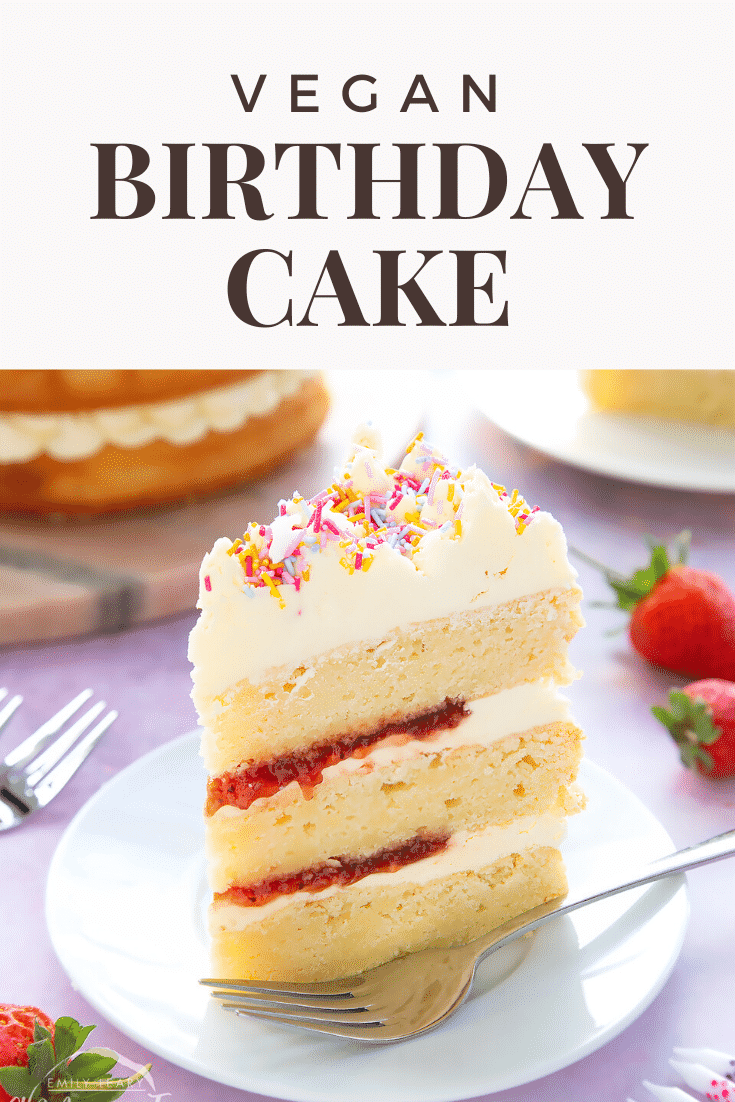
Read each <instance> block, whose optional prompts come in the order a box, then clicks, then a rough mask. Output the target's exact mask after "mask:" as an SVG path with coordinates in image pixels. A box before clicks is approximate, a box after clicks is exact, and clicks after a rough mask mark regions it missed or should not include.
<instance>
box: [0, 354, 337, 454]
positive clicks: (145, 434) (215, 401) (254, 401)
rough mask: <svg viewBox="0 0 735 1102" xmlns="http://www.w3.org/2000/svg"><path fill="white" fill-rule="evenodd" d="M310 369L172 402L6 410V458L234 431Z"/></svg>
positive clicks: (1, 432) (0, 421)
mask: <svg viewBox="0 0 735 1102" xmlns="http://www.w3.org/2000/svg"><path fill="white" fill-rule="evenodd" d="M316 374H317V373H316V372H309V371H263V372H260V373H259V374H257V375H256V376H255V377H254V378H251V379H245V380H243V381H242V382H238V383H233V384H231V385H229V386H223V387H215V388H214V389H210V390H206V391H203V392H202V393H201V394H198V395H195V396H192V397H188V398H180V399H177V400H175V401H168V402H150V403H146V404H143V405H135V406H125V407H122V408H119V409H101V410H94V411H91V412H81V413H58V414H53V413H39V414H30V413H0V463H25V462H28V461H29V460H31V459H35V458H36V457H37V456H39V455H42V454H44V453H46V454H48V455H50V456H52V457H53V458H54V459H60V460H76V459H86V458H88V457H89V456H91V455H96V454H97V452H99V451H101V450H102V448H104V447H105V446H106V445H108V444H112V445H115V446H116V447H121V448H140V447H144V446H145V445H146V444H150V443H151V442H152V441H153V440H158V439H161V440H166V441H168V442H169V443H171V444H180V445H186V444H193V443H194V442H195V441H197V440H201V439H202V437H204V436H205V435H206V434H207V433H208V432H210V431H213V430H214V431H217V432H234V431H235V430H236V429H239V428H241V427H242V425H244V424H245V422H246V421H247V420H248V418H250V417H258V416H263V415H264V414H267V413H270V412H271V411H272V410H274V409H276V407H277V406H278V405H279V404H280V403H281V402H282V401H283V400H284V399H285V398H288V397H289V396H290V395H292V394H295V393H296V391H298V389H299V388H300V387H301V386H302V384H303V383H304V382H305V381H306V379H308V378H312V377H313V376H314V375H316Z"/></svg>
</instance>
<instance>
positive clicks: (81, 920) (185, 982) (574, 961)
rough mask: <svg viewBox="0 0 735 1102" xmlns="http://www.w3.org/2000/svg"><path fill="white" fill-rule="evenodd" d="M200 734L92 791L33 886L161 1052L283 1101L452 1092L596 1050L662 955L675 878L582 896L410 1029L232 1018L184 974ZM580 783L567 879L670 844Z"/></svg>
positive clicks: (414, 1101) (128, 1029)
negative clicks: (448, 1006)
mask: <svg viewBox="0 0 735 1102" xmlns="http://www.w3.org/2000/svg"><path fill="white" fill-rule="evenodd" d="M198 741H199V736H198V733H197V732H192V734H190V735H185V736H183V737H182V738H179V739H176V740H175V741H174V742H171V743H168V744H167V745H165V746H162V747H160V748H159V749H157V750H154V751H153V752H152V753H150V754H148V755H146V756H145V757H144V758H141V759H140V760H139V761H137V762H134V763H133V764H132V765H130V766H129V767H128V768H127V769H125V770H123V771H122V772H121V773H119V774H118V775H117V776H116V777H114V778H113V779H112V780H111V781H109V782H108V783H107V784H106V785H105V786H104V787H103V788H102V789H100V791H99V792H98V793H97V794H96V795H95V796H94V797H93V798H92V799H91V800H89V802H88V803H87V804H86V805H85V806H84V807H83V808H82V810H81V811H80V812H79V814H78V815H77V816H76V817H75V819H74V820H73V821H72V823H71V824H70V825H69V827H68V829H67V830H66V832H65V834H64V836H63V838H62V839H61V842H60V843H59V846H58V848H57V850H56V853H55V855H54V858H53V861H52V863H51V868H50V871H49V878H48V888H47V896H46V914H47V922H48V928H49V931H50V934H51V940H52V942H53V945H54V949H55V950H56V953H57V955H58V957H59V959H60V961H61V963H62V965H63V966H64V968H65V969H66V971H67V973H68V974H69V976H70V978H71V980H72V982H73V983H74V985H75V987H76V988H77V989H78V990H79V991H80V992H81V994H82V995H83V996H84V997H85V998H86V999H88V1001H89V1002H90V1003H91V1004H92V1005H93V1006H94V1007H95V1009H96V1010H98V1011H99V1012H100V1013H101V1014H102V1015H103V1016H104V1017H105V1018H107V1019H108V1020H109V1021H111V1022H113V1023H114V1024H115V1025H116V1026H117V1027H118V1028H119V1029H121V1030H122V1031H123V1032H124V1033H125V1034H127V1035H128V1036H129V1037H131V1038H133V1039H134V1040H136V1041H138V1042H139V1043H140V1044H141V1045H143V1046H144V1047H145V1048H147V1049H149V1050H150V1051H152V1052H154V1053H157V1054H158V1055H160V1056H162V1057H164V1058H165V1059H167V1060H170V1061H172V1062H173V1063H175V1064H178V1065H180V1066H182V1067H185V1068H188V1069H190V1070H191V1071H194V1072H196V1073H197V1074H199V1075H203V1076H205V1077H207V1078H209V1079H212V1080H214V1081H215V1082H218V1083H223V1084H226V1085H228V1086H233V1087H239V1088H242V1089H245V1090H250V1091H255V1092H259V1093H261V1094H265V1095H269V1096H272V1097H275V1098H279V1099H288V1100H293V1102H342V1100H344V1102H455V1100H457V1099H464V1098H471V1097H476V1096H477V1095H484V1094H488V1093H492V1092H493V1091H500V1090H507V1089H510V1088H511V1087H514V1086H519V1085H520V1084H523V1083H527V1082H530V1081H531V1080H534V1079H539V1078H541V1077H542V1076H544V1075H548V1074H549V1073H551V1072H553V1071H557V1070H558V1069H559V1068H563V1067H566V1066H567V1065H569V1064H571V1063H573V1062H574V1061H575V1060H579V1059H581V1057H583V1056H586V1055H587V1054H588V1053H590V1052H593V1051H594V1050H595V1049H597V1048H599V1047H600V1046H601V1045H603V1044H604V1043H605V1042H606V1041H608V1040H610V1039H611V1038H612V1037H614V1036H616V1034H618V1033H619V1032H620V1031H621V1030H622V1029H624V1028H625V1027H626V1026H627V1025H629V1024H630V1022H632V1021H633V1020H634V1019H635V1018H636V1017H637V1016H638V1015H639V1014H640V1013H642V1011H643V1010H644V1009H645V1008H646V1007H647V1006H648V1005H649V1003H650V1002H651V1001H652V999H653V998H654V997H655V996H656V994H657V993H658V992H659V990H660V989H661V987H662V986H663V984H664V982H665V981H666V979H667V977H668V975H669V973H670V972H671V970H672V968H673V966H674V963H675V961H676V959H677V957H678V955H679V951H680V949H681V944H682V940H683V937H684V931H685V928H686V923H687V918H688V914H689V906H688V900H687V892H686V887H685V885H684V883H683V879H682V878H681V877H677V878H675V879H673V880H667V881H661V882H659V883H657V884H654V885H652V886H651V887H649V888H647V889H637V890H636V891H632V892H626V893H625V894H623V895H619V896H617V897H615V898H613V899H610V900H606V901H603V902H600V903H595V904H593V905H591V906H589V907H585V908H583V909H582V910H580V911H577V912H576V913H575V914H573V915H571V916H568V917H566V918H563V919H561V920H559V921H558V922H555V923H552V924H550V925H549V926H546V927H544V928H543V929H542V930H540V931H538V932H537V934H536V936H535V937H532V938H528V939H525V940H523V941H521V942H520V943H516V945H515V946H510V947H508V949H506V950H505V951H504V955H503V956H501V955H500V954H496V957H495V959H494V960H493V958H491V962H492V963H491V962H487V965H489V967H488V966H487V965H486V966H483V971H482V974H481V975H480V976H479V977H478V981H477V985H476V990H475V991H474V993H473V995H472V996H471V997H470V999H469V1000H468V1002H467V1003H466V1004H465V1005H464V1006H463V1007H461V1008H460V1010H459V1011H458V1012H457V1013H456V1014H455V1015H454V1016H453V1017H452V1018H451V1019H450V1021H449V1022H447V1023H446V1024H445V1025H444V1026H443V1027H441V1028H440V1029H438V1030H436V1031H434V1032H432V1033H429V1034H427V1035H426V1036H424V1037H418V1038H416V1039H414V1040H412V1041H405V1042H403V1043H399V1044H395V1045H385V1046H369V1045H362V1044H360V1043H358V1042H354V1041H345V1040H343V1039H341V1038H338V1037H329V1036H325V1035H323V1034H317V1033H309V1032H307V1031H303V1030H298V1029H295V1028H293V1027H284V1026H279V1025H275V1024H270V1023H266V1022H258V1021H254V1020H248V1019H241V1018H237V1017H236V1016H235V1015H232V1014H230V1013H228V1012H227V1011H225V1010H223V1009H222V1008H221V1007H219V1006H217V1005H215V1004H214V1002H213V1000H211V999H210V996H209V994H208V992H207V991H206V990H205V989H204V988H202V987H200V986H199V985H198V983H197V980H198V979H199V978H200V977H202V976H205V975H207V974H208V971H209V969H208V964H207V944H206V933H205V909H206V899H207V888H206V882H205V871H204V856H203V832H202V826H201V806H202V794H203V791H204V771H203V768H202V764H201V759H200V758H199V756H198ZM580 782H581V784H582V787H583V788H584V790H585V792H586V793H587V798H588V806H587V809H586V810H585V811H584V812H582V813H581V814H580V815H577V816H575V817H573V818H572V819H571V820H570V824H569V836H568V838H567V841H566V842H565V843H564V847H563V848H564V856H565V859H566V862H567V867H568V871H569V878H570V880H571V881H574V882H578V881H579V880H580V879H586V878H587V876H588V875H589V874H590V873H593V872H594V870H595V869H598V868H602V867H610V865H613V864H614V865H616V866H617V865H620V866H622V867H623V868H625V867H626V866H630V864H631V862H632V860H633V859H636V860H637V859H646V858H649V857H650V858H653V857H655V856H660V855H661V854H664V853H668V852H672V851H673V849H674V846H673V844H672V843H671V840H670V839H669V837H668V835H667V834H666V832H665V831H664V829H663V827H662V826H661V825H660V823H658V821H657V820H656V819H655V818H654V817H653V815H652V814H651V813H650V811H648V810H647V809H646V808H645V807H644V806H643V804H641V803H640V801H639V800H638V799H637V798H636V797H635V796H633V795H632V793H631V792H629V791H628V790H627V789H626V788H624V787H623V786H622V785H621V784H619V783H618V781H616V780H614V778H613V777H611V776H610V775H609V774H608V773H605V772H604V771H603V770H602V769H600V768H599V767H597V766H595V765H593V764H592V763H591V762H589V761H587V762H584V763H583V767H582V770H581V774H580ZM498 958H499V959H498Z"/></svg>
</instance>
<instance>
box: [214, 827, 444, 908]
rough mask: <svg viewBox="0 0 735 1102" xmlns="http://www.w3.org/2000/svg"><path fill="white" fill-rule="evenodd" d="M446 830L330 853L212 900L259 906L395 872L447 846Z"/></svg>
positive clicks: (230, 890)
mask: <svg viewBox="0 0 735 1102" xmlns="http://www.w3.org/2000/svg"><path fill="white" fill-rule="evenodd" d="M449 838H450V835H449V834H448V833H441V834H429V833H425V832H422V833H420V834H417V835H416V836H415V837H414V838H411V839H409V841H408V842H401V843H399V844H398V845H396V846H388V847H386V848H385V849H380V850H378V851H377V853H371V854H369V855H368V856H367V857H333V858H330V859H329V860H328V861H324V862H322V864H320V865H312V867H311V868H308V869H301V870H300V871H299V872H293V873H290V874H289V875H288V876H274V877H272V878H271V879H270V880H261V881H260V883H258V884H247V885H245V886H241V885H237V886H235V887H232V888H228V889H227V891H225V892H217V894H216V895H215V897H214V898H215V900H217V901H218V902H223V903H235V904H238V905H239V906H241V907H262V906H263V904H264V903H269V902H270V900H271V899H276V898H277V897H278V896H279V895H293V893H294V892H321V891H323V890H324V888H331V887H332V886H333V885H335V884H337V885H339V886H340V887H346V886H347V885H348V884H354V883H356V882H357V881H358V880H362V879H363V877H365V876H369V875H370V873H373V872H397V871H398V870H399V869H402V868H403V867H404V866H405V865H412V864H413V863H414V861H421V860H423V858H424V857H433V856H434V854H435V853H441V852H442V851H443V850H445V849H446V848H447V843H448V841H449Z"/></svg>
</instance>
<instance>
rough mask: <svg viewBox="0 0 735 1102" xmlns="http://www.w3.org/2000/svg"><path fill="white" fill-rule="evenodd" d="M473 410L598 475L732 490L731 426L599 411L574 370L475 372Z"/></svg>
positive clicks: (734, 448) (471, 377)
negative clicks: (474, 408) (729, 429)
mask: <svg viewBox="0 0 735 1102" xmlns="http://www.w3.org/2000/svg"><path fill="white" fill-rule="evenodd" d="M466 377H467V379H468V381H469V384H470V388H471V398H472V401H473V402H474V404H475V406H476V407H477V408H478V409H479V410H480V411H481V412H482V413H484V414H485V416H486V417H488V418H489V419H490V420H491V421H492V422H493V423H494V424H496V425H497V426H498V428H501V429H502V430H503V431H504V432H507V433H508V434H509V435H510V436H513V437H515V438H516V440H520V441H521V443H523V444H528V445H530V446H531V447H532V448H536V449H537V450H538V451H541V452H544V453H545V454H546V455H550V456H552V457H553V458H554V459H560V460H561V461H562V462H564V463H571V464H572V465H573V466H575V467H582V468H584V469H585V470H588V471H594V472H595V473H596V474H604V475H609V476H612V477H613V478H624V479H627V480H628V481H631V482H643V483H645V484H647V485H650V486H666V487H668V488H670V489H675V490H697V491H700V492H703V493H735V435H734V434H733V433H731V432H728V431H727V430H726V429H716V428H713V427H712V426H710V425H696V424H690V423H686V422H683V421H663V420H659V419H658V418H655V417H643V416H639V415H635V414H623V413H608V412H601V411H599V410H594V409H593V408H592V406H591V404H590V402H589V399H588V398H587V396H586V394H585V393H584V392H583V390H582V387H581V384H580V376H579V372H577V371H543V370H541V371H521V370H518V371H484V372H481V371H473V372H468V373H467V375H466Z"/></svg>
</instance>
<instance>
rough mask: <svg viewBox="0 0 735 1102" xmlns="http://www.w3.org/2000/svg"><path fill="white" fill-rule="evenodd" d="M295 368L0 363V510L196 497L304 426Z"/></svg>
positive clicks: (291, 440) (269, 463)
mask: <svg viewBox="0 0 735 1102" xmlns="http://www.w3.org/2000/svg"><path fill="white" fill-rule="evenodd" d="M328 404H329V402H328V397H327V393H326V391H325V389H324V386H323V383H322V381H321V377H320V376H319V374H318V373H315V372H305V371H304V372H302V371H218V370H213V371H148V370H141V371H133V370H131V371H124V370H122V371H93V370H89V371H85V370H80V371H67V370H59V371H53V370H39V371H0V510H4V511H6V512H7V511H10V512H23V513H36V514H44V513H59V514H66V515H80V514H94V513H102V512H109V511H117V510H121V509H132V508H137V507H139V506H149V505H160V504H164V503H167V502H174V501H180V500H185V499H188V498H192V497H194V498H196V497H201V496H205V495H207V494H210V493H213V492H216V491H218V490H221V489H223V488H224V487H227V486H231V485H234V484H236V483H238V482H244V481H247V480H249V479H252V478H256V477H257V476H259V475H261V474H264V473H265V472H266V471H268V470H270V468H272V467H273V466H275V465H276V464H277V463H279V462H281V461H282V460H283V459H285V458H286V457H287V456H288V455H290V454H291V453H292V452H293V451H295V450H296V449H297V448H299V447H302V446H304V445H305V444H307V443H309V441H310V440H311V439H312V438H313V437H314V435H315V434H316V432H317V430H318V429H319V426H320V425H321V423H322V421H323V420H324V418H325V416H326V413H327V408H328Z"/></svg>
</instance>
